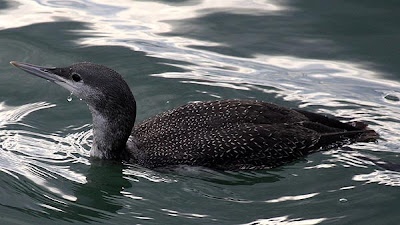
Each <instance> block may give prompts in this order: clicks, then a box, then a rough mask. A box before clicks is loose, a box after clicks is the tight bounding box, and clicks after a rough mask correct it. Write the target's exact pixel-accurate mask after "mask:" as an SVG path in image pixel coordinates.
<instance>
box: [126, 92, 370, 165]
mask: <svg viewBox="0 0 400 225" xmlns="http://www.w3.org/2000/svg"><path fill="white" fill-rule="evenodd" d="M302 112H303V111H296V110H293V109H289V108H285V107H281V106H278V105H274V104H271V103H267V102H261V101H254V100H238V99H233V100H218V101H206V102H195V103H189V104H186V105H183V106H181V107H177V108H174V109H171V110H169V111H167V112H164V113H161V114H159V115H157V116H155V117H152V118H149V119H147V120H145V121H143V122H141V123H139V124H138V125H136V126H135V127H134V129H133V132H132V136H131V138H130V140H131V141H133V142H134V145H136V149H137V151H135V153H134V155H135V157H132V158H134V161H135V162H136V163H139V164H141V165H144V166H146V167H162V166H169V165H182V164H185V165H195V166H206V167H211V168H217V169H223V170H238V169H264V168H272V167H277V166H280V165H283V164H285V163H288V162H291V161H293V160H296V159H299V158H301V157H304V156H306V155H308V154H310V153H313V152H316V151H319V150H324V149H326V148H328V147H334V146H340V145H343V144H345V143H349V142H352V141H356V140H357V141H366V140H370V139H371V131H369V130H368V131H367V130H362V131H361V130H360V129H358V128H356V127H354V126H351V125H349V124H344V123H340V122H339V121H337V120H334V119H330V118H327V117H325V116H320V115H318V114H314V113H308V116H309V117H310V116H314V117H318V118H309V117H307V114H306V115H305V114H302ZM303 113H305V112H303ZM312 120H314V121H312ZM128 146H129V145H128ZM131 149H134V147H132V148H131ZM127 150H128V151H129V150H130V149H127Z"/></svg>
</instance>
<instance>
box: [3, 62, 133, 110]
mask: <svg viewBox="0 0 400 225" xmlns="http://www.w3.org/2000/svg"><path fill="white" fill-rule="evenodd" d="M10 63H11V64H12V65H14V66H16V67H17V68H19V69H22V70H24V71H26V72H28V73H30V74H33V75H35V76H38V77H41V78H44V79H46V80H49V81H51V82H54V83H56V84H58V85H60V86H62V87H64V88H65V89H67V90H68V91H70V92H71V93H72V94H74V95H75V96H77V97H78V98H80V99H82V100H84V101H85V102H86V103H87V104H88V105H89V107H90V109H91V110H95V111H97V112H99V113H107V111H108V110H113V111H115V110H119V109H124V108H126V107H129V103H132V102H135V100H134V97H133V95H132V92H131V90H130V88H129V86H128V85H127V84H126V82H125V81H124V79H123V78H122V76H121V75H120V74H119V73H117V72H116V71H114V70H112V69H110V68H108V67H106V66H103V65H99V64H94V63H88V62H82V63H75V64H73V65H71V66H67V67H60V68H57V67H43V66H36V65H32V64H28V63H20V62H14V61H12V62H10Z"/></svg>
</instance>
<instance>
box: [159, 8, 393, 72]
mask: <svg viewBox="0 0 400 225" xmlns="http://www.w3.org/2000/svg"><path fill="white" fill-rule="evenodd" d="M399 6H400V4H399V2H398V1H389V2H387V1H385V2H380V1H363V2H357V1H344V0H340V2H337V1H335V2H330V3H328V2H324V3H322V2H320V1H316V0H312V1H288V2H287V5H285V7H286V9H283V11H277V12H275V11H272V12H271V11H265V12H259V13H257V14H256V15H254V12H251V14H249V13H248V12H246V11H243V12H241V11H237V10H236V11H233V10H230V9H225V10H224V11H219V12H214V11H211V12H207V11H203V12H202V13H205V14H203V16H199V17H196V18H189V19H184V20H173V21H167V22H168V23H170V24H171V25H173V29H172V31H170V32H168V33H163V34H162V35H166V36H179V37H182V36H183V37H189V38H193V39H197V40H209V41H212V42H215V43H218V44H220V45H219V46H212V47H210V46H191V47H193V48H199V49H205V50H209V51H215V52H218V53H222V54H227V55H234V56H240V57H253V56H255V55H257V54H267V55H283V56H296V57H301V58H314V59H329V60H348V61H351V62H361V63H362V64H364V66H366V67H367V68H369V69H371V68H375V69H377V70H381V71H384V72H386V73H389V74H390V73H392V74H397V73H396V72H397V71H399V70H400V59H399V57H398V53H399V52H400V46H399V45H398V44H397V39H398V36H399V34H400V27H399V26H398V22H397V21H399V20H400V12H399V9H400V7H399Z"/></svg>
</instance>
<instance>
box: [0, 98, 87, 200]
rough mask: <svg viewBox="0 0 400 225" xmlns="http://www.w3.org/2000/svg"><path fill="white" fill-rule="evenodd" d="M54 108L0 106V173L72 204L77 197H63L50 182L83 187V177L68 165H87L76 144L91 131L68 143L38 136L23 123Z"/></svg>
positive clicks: (77, 134) (51, 136) (79, 133)
mask: <svg viewBox="0 0 400 225" xmlns="http://www.w3.org/2000/svg"><path fill="white" fill-rule="evenodd" d="M53 106H55V105H53V104H48V103H46V102H38V103H31V104H26V105H22V106H15V107H11V106H7V105H6V104H5V103H0V121H1V124H0V147H1V151H0V170H1V171H3V172H6V173H7V174H10V175H12V176H13V177H15V178H17V179H18V177H19V175H22V176H24V177H25V178H28V179H29V180H31V181H32V182H34V183H35V184H37V185H39V186H41V187H42V188H44V189H47V190H48V191H49V192H51V193H54V194H56V195H58V196H60V197H62V198H64V199H67V200H70V201H75V200H76V197H74V196H73V195H72V194H68V193H64V192H63V191H62V190H61V189H59V188H58V187H56V186H55V185H54V184H53V182H51V181H52V180H57V179H58V178H59V177H62V178H63V179H68V180H71V181H74V182H76V183H81V184H84V183H86V177H85V176H84V175H83V174H81V173H78V172H75V171H73V170H71V169H70V167H69V166H68V165H69V164H70V163H74V161H79V162H85V161H86V164H88V162H87V160H88V159H87V158H86V159H85V158H84V157H82V155H81V154H79V153H80V152H81V149H83V147H82V145H80V144H79V143H78V142H79V141H80V142H82V143H85V141H82V140H85V139H87V138H88V137H89V136H90V135H89V134H88V133H89V132H90V131H81V132H77V133H76V135H75V136H76V139H74V140H73V141H71V140H69V139H68V138H64V137H60V136H59V135H57V134H43V133H39V132H37V131H36V128H34V127H32V126H28V125H25V124H24V123H23V121H24V118H25V117H26V116H28V115H29V114H30V113H32V112H35V111H38V110H41V109H47V108H51V107H53ZM81 137H82V138H81ZM73 146H75V147H73Z"/></svg>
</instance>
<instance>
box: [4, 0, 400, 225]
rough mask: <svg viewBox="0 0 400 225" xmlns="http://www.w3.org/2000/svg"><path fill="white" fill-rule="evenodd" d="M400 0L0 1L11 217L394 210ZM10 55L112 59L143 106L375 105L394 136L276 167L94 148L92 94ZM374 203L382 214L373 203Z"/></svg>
mask: <svg viewBox="0 0 400 225" xmlns="http://www.w3.org/2000/svg"><path fill="white" fill-rule="evenodd" d="M397 8H399V7H398V3H396V2H385V3H383V2H379V1H364V2H363V3H356V2H348V1H342V0H341V1H336V2H335V3H334V4H333V3H324V4H320V3H319V2H318V1H286V2H285V1H275V0H265V1H259V0H251V1H244V0H233V1H212V0H176V1H173V0H164V1H162V0H159V1H148V0H142V1H129V0H122V1H113V2H110V1H105V0H88V1H82V0H74V1H54V0H36V1H33V0H31V1H29V0H15V1H10V0H7V1H0V10H1V13H0V50H1V51H0V81H1V82H0V83H1V84H2V88H1V89H0V93H1V95H0V96H1V99H0V101H1V103H0V179H1V181H2V182H1V183H2V185H0V196H1V197H0V215H1V218H2V219H3V218H5V219H4V221H2V222H5V223H8V222H10V221H12V222H13V223H15V221H17V222H16V223H18V222H21V221H30V223H32V221H34V222H36V223H42V222H43V221H49V222H51V223H54V222H55V221H57V222H60V223H71V222H77V221H80V222H85V223H92V222H95V223H104V222H109V221H113V223H115V224H124V223H132V222H134V223H153V224H160V223H163V224H176V223H184V224H199V223H200V224H233V223H234V224H319V223H325V222H326V223H328V222H337V223H341V224H346V223H347V224H355V223H360V224H361V223H363V222H366V223H370V224H384V223H385V224H395V222H394V221H392V219H391V218H395V216H394V215H397V212H396V211H395V210H392V208H393V209H396V208H397V207H398V203H397V202H395V201H393V198H391V197H392V196H395V194H396V191H397V190H394V188H393V187H397V186H398V184H399V179H398V178H399V176H398V174H397V173H398V172H399V171H400V169H399V168H400V166H399V165H400V161H399V160H398V152H399V148H400V145H399V143H400V137H399V135H398V133H399V130H400V116H399V113H398V112H399V98H400V83H399V79H398V74H399V72H400V68H399V65H400V63H399V61H398V60H399V58H398V57H397V55H398V52H399V47H398V43H397V39H398V33H399V27H398V25H397V21H398V17H399V15H400V14H399V13H398V12H397V10H396V9H397ZM354 12H357V13H354ZM10 21H12V22H10ZM10 60H18V61H26V62H32V63H36V64H43V65H55V66H58V65H61V66H63V65H67V64H70V63H73V62H76V61H93V62H97V63H101V64H106V65H108V66H110V67H112V68H114V69H116V70H117V71H119V72H120V73H121V74H122V75H123V76H124V77H125V78H126V80H127V82H128V84H129V85H130V87H131V88H132V91H133V93H134V94H135V96H136V99H137V102H138V107H139V108H138V121H140V120H143V119H145V118H147V117H149V116H152V115H154V114H156V113H159V112H161V111H165V110H167V109H170V108H172V107H174V106H178V105H181V104H184V103H186V102H190V101H198V100H205V99H207V100H209V99H220V98H252V99H262V100H267V101H272V102H274V103H278V104H283V105H285V106H289V107H301V108H305V109H307V110H311V111H316V112H320V113H324V114H328V115H336V116H338V117H339V118H341V119H342V120H344V121H351V120H362V121H365V122H367V123H368V124H370V127H371V128H372V129H375V130H377V132H378V133H379V134H380V135H381V139H380V141H379V142H378V143H362V144H354V145H351V146H347V147H343V148H340V149H335V150H332V151H328V152H324V153H322V154H313V155H311V156H309V157H307V158H306V159H304V160H300V161H298V162H295V163H293V164H291V165H288V166H285V167H282V168H277V169H274V170H269V171H244V172H221V171H212V170H208V169H206V168H193V167H184V166H183V167H178V168H168V169H163V170H157V171H153V170H148V169H145V168H141V167H138V166H137V165H130V164H120V163H113V162H98V161H97V162H96V161H91V160H89V154H88V153H89V149H90V146H91V143H92V133H91V125H90V114H89V113H88V110H87V106H86V105H85V104H84V103H83V102H81V101H78V100H75V99H74V100H72V101H71V102H68V101H66V100H65V99H66V98H67V96H68V94H69V93H67V92H65V91H64V92H63V91H60V90H59V88H58V87H56V86H55V85H50V84H48V83H47V82H45V81H43V80H39V79H36V78H34V77H31V76H26V75H25V74H22V72H19V71H15V70H13V68H11V67H10V66H9V65H8V62H9V61H10ZM396 76H397V77H396ZM49 102H51V103H49ZM53 103H56V104H57V105H55V104H53ZM382 188H386V189H384V190H385V191H384V192H383V193H381V192H382ZM378 192H379V193H381V194H380V196H381V198H380V199H379V201H377V200H376V199H375V200H371V198H370V196H374V194H375V193H378ZM371 205H373V206H374V207H373V208H374V209H375V211H374V212H375V214H376V216H374V214H371V216H366V215H365V213H363V212H364V211H365V210H370V208H371ZM348 206H351V207H348ZM388 206H390V207H389V208H388ZM378 215H379V216H378ZM372 216H373V218H371V217H372ZM375 218H384V219H385V221H377V219H375ZM161 221H162V222H161ZM354 221H356V222H354ZM396 222H397V221H396Z"/></svg>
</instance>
